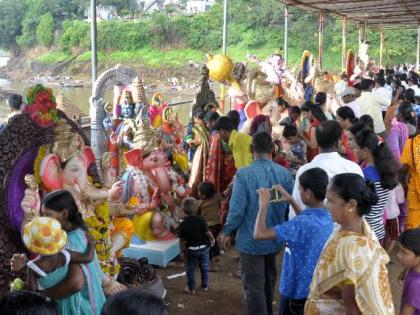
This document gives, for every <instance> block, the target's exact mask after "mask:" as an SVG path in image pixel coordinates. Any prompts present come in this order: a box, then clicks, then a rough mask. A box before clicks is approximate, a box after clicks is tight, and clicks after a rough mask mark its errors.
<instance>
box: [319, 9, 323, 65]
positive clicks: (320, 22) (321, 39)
mask: <svg viewBox="0 0 420 315" xmlns="http://www.w3.org/2000/svg"><path fill="white" fill-rule="evenodd" d="M323 36H324V12H319V31H318V64H319V69H320V70H322V50H323V41H324V39H323Z"/></svg>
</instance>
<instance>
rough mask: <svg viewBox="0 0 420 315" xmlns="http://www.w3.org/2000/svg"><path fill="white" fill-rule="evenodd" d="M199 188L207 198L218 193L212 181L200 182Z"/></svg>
mask: <svg viewBox="0 0 420 315" xmlns="http://www.w3.org/2000/svg"><path fill="white" fill-rule="evenodd" d="M197 189H198V191H199V192H200V193H202V194H203V195H204V196H205V197H206V199H209V198H211V197H213V196H214V195H215V194H216V187H214V185H213V183H210V182H201V183H200V184H198V187H197Z"/></svg>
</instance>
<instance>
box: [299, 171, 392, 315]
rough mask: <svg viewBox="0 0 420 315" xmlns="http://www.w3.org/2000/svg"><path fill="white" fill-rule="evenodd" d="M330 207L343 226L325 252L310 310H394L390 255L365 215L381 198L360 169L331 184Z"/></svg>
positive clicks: (330, 314) (314, 313)
mask: <svg viewBox="0 0 420 315" xmlns="http://www.w3.org/2000/svg"><path fill="white" fill-rule="evenodd" d="M327 201H328V202H327V208H328V210H329V211H330V212H331V215H332V218H333V220H334V221H335V222H336V223H338V224H339V225H340V226H339V227H338V228H336V230H335V231H334V232H333V234H332V235H331V237H330V239H329V241H328V242H327V244H326V245H325V247H324V250H323V251H322V253H321V257H320V259H319V261H318V264H317V266H316V270H315V272H314V277H313V279H312V283H311V286H310V293H309V297H308V301H307V303H306V306H305V314H306V315H320V314H323V315H344V314H363V315H367V314H381V315H391V314H392V315H393V314H394V305H393V303H392V296H391V289H390V286H389V281H388V272H387V269H386V264H387V263H388V262H389V257H388V255H387V253H386V252H385V250H384V249H383V248H382V246H381V245H380V244H379V242H378V240H377V238H376V237H375V235H374V233H373V232H372V230H371V229H370V227H369V224H367V222H366V221H365V220H364V218H363V216H364V215H365V214H368V213H369V212H370V209H371V205H372V204H375V203H376V201H377V196H376V194H375V192H374V190H373V189H371V188H370V187H368V186H367V185H366V183H365V180H364V178H363V177H361V176H360V175H357V174H350V173H346V174H339V175H336V176H334V177H333V178H332V180H331V183H330V185H329V186H328V189H327Z"/></svg>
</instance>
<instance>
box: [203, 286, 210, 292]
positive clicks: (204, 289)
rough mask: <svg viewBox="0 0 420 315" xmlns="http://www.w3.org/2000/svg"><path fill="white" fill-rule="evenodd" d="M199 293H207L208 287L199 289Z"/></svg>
mask: <svg viewBox="0 0 420 315" xmlns="http://www.w3.org/2000/svg"><path fill="white" fill-rule="evenodd" d="M201 291H203V292H209V287H205V288H201Z"/></svg>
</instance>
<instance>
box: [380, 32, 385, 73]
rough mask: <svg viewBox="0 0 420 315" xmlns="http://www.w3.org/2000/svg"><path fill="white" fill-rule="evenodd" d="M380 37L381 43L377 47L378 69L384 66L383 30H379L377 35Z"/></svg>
mask: <svg viewBox="0 0 420 315" xmlns="http://www.w3.org/2000/svg"><path fill="white" fill-rule="evenodd" d="M379 35H380V37H381V43H380V46H379V69H383V65H384V40H385V39H384V38H385V37H384V30H383V29H381V32H380V33H379Z"/></svg>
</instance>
